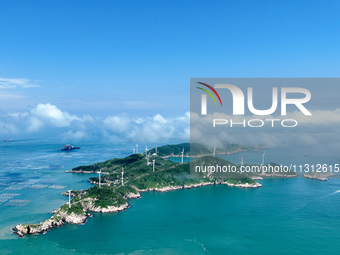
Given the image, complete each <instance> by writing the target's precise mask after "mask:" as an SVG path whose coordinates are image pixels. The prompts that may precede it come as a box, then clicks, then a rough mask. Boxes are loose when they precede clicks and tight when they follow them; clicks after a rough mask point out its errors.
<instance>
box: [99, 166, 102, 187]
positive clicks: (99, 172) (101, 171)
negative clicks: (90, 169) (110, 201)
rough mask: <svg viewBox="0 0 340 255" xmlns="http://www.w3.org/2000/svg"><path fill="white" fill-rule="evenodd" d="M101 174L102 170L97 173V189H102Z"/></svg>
mask: <svg viewBox="0 0 340 255" xmlns="http://www.w3.org/2000/svg"><path fill="white" fill-rule="evenodd" d="M101 173H102V170H100V171H99V172H98V174H99V188H101V187H102V185H101Z"/></svg>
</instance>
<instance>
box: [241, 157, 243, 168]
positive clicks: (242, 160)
mask: <svg viewBox="0 0 340 255" xmlns="http://www.w3.org/2000/svg"><path fill="white" fill-rule="evenodd" d="M242 166H243V157H242V159H241V167H242Z"/></svg>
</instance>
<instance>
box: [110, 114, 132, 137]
mask: <svg viewBox="0 0 340 255" xmlns="http://www.w3.org/2000/svg"><path fill="white" fill-rule="evenodd" d="M130 125H131V120H130V119H129V118H128V117H127V116H109V117H107V118H105V119H104V126H105V127H106V128H108V129H109V130H112V131H115V132H118V133H122V132H124V131H126V130H128V129H129V127H130Z"/></svg>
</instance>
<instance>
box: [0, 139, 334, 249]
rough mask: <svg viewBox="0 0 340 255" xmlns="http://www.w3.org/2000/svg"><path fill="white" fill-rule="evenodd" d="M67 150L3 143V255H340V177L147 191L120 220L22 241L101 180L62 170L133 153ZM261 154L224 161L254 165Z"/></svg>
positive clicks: (38, 142)
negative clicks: (31, 226) (21, 232)
mask: <svg viewBox="0 0 340 255" xmlns="http://www.w3.org/2000/svg"><path fill="white" fill-rule="evenodd" d="M62 145H63V144H61V143H60V142H59V141H58V140H57V139H52V138H49V139H46V138H45V139H35V140H15V141H14V142H9V143H4V142H1V143H0V216H1V217H0V254H318V255H319V254H340V242H339V240H340V179H338V178H333V179H331V180H330V181H328V182H322V181H317V180H311V179H305V178H292V179H265V180H260V181H259V182H260V183H261V184H263V187H262V188H259V189H240V188H231V187H227V186H224V185H216V186H208V187H201V188H196V189H189V190H178V191H172V192H168V193H159V192H147V193H143V194H142V198H141V199H138V200H137V199H132V200H129V203H130V205H131V207H130V208H129V209H128V210H126V211H124V212H119V213H112V214H101V213H95V214H94V217H93V218H89V220H88V221H87V223H86V224H85V225H65V226H63V227H61V228H58V229H54V230H52V231H49V232H48V233H47V234H45V235H38V236H27V237H24V238H17V237H16V235H13V234H12V231H11V228H12V227H13V226H14V225H16V224H19V223H37V222H40V221H43V220H45V219H47V218H49V217H50V216H51V214H50V212H51V211H52V210H54V209H56V208H58V207H59V206H61V205H63V204H64V203H65V202H66V201H67V197H64V196H62V195H61V193H62V192H63V191H65V190H68V189H86V188H88V187H90V186H91V184H89V183H88V182H87V180H88V178H89V177H91V176H95V174H94V175H92V174H73V173H65V171H66V170H70V169H72V168H73V167H76V166H79V165H88V164H93V163H96V162H100V161H103V160H106V159H110V158H114V157H122V156H127V155H129V154H131V153H132V148H133V147H134V144H133V143H132V142H127V143H125V144H120V145H117V144H110V143H109V142H98V141H93V142H86V143H85V142H82V143H79V144H74V145H79V146H81V149H80V150H76V151H72V152H61V151H58V150H59V149H60V148H61V147H62ZM159 145H160V144H159ZM153 146H154V145H152V144H148V148H152V147H153ZM139 148H140V150H141V151H143V150H144V148H145V144H140V145H139ZM265 150H266V162H277V163H281V164H304V163H328V164H331V163H332V164H334V163H340V162H339V157H338V156H337V155H336V153H337V152H335V153H334V154H333V155H330V154H329V153H324V154H322V153H317V154H316V153H314V152H312V151H302V150H301V148H299V149H296V150H292V149H265ZM262 153H263V151H262V150H260V151H247V152H240V153H236V154H231V155H224V156H223V158H225V159H228V160H230V161H232V162H234V163H239V162H240V159H241V157H243V159H244V162H245V163H254V164H257V163H260V162H261V155H262ZM313 153H314V154H313ZM173 160H180V158H174V159H173ZM185 160H189V159H187V158H186V159H185Z"/></svg>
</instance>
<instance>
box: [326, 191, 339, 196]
mask: <svg viewBox="0 0 340 255" xmlns="http://www.w3.org/2000/svg"><path fill="white" fill-rule="evenodd" d="M336 193H340V189H339V190H337V191H334V192H332V193H331V194H329V195H328V196H331V195H335V194H336Z"/></svg>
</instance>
